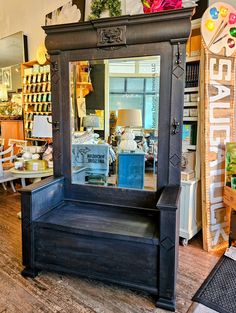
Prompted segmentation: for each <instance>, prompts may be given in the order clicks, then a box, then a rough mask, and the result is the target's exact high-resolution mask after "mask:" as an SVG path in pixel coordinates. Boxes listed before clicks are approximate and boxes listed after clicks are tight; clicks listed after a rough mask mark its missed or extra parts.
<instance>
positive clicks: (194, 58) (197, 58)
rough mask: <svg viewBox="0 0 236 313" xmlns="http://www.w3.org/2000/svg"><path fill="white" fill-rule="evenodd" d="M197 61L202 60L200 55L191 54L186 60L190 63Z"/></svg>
mask: <svg viewBox="0 0 236 313" xmlns="http://www.w3.org/2000/svg"><path fill="white" fill-rule="evenodd" d="M196 61H200V55H196V56H193V57H192V56H189V57H187V58H186V62H187V63H190V62H196Z"/></svg>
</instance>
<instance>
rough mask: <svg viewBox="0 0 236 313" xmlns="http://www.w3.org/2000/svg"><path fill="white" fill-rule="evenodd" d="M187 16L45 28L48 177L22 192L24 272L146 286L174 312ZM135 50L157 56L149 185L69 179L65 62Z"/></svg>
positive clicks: (147, 16) (155, 15)
mask: <svg viewBox="0 0 236 313" xmlns="http://www.w3.org/2000/svg"><path fill="white" fill-rule="evenodd" d="M191 15H192V9H191V8H188V9H181V10H172V11H168V12H159V13H153V14H140V15H134V16H121V17H117V18H107V19H101V20H96V21H93V22H92V23H91V22H85V23H82V22H81V23H75V24H68V25H56V26H46V27H44V29H45V31H46V33H47V37H46V46H47V50H48V51H49V52H50V54H51V55H50V60H51V62H52V69H51V72H52V76H53V80H52V84H53V86H52V87H53V88H52V91H53V97H52V98H53V101H54V104H56V105H53V114H52V117H53V149H54V175H55V177H54V178H51V179H47V180H44V181H43V182H42V183H40V184H38V185H32V186H28V187H26V188H25V189H23V190H22V238H23V240H22V243H23V265H24V267H25V268H24V271H23V273H22V274H23V275H28V276H30V275H31V276H35V275H37V272H38V271H39V270H53V271H59V272H68V273H74V274H77V275H81V276H85V277H90V278H93V279H99V280H102V281H104V282H112V283H117V284H120V285H122V286H126V287H129V288H133V289H138V290H142V291H146V292H148V293H150V294H153V295H155V297H156V305H157V306H158V307H161V308H164V309H168V310H172V311H174V310H175V301H176V300H175V294H176V291H175V289H176V274H177V263H178V262H177V260H178V244H179V236H178V227H179V195H180V163H181V140H182V134H181V131H180V130H181V129H182V117H183V112H182V108H183V96H184V68H185V47H186V42H187V39H188V37H189V33H190V29H191V23H190V18H191ZM176 25H178V27H176ZM157 29H158V31H156V30H157ZM133 34H135V36H134V35H133ZM144 51H145V57H147V56H159V57H160V59H161V62H160V64H161V66H160V80H161V82H160V90H158V95H159V97H160V101H159V106H160V109H159V114H160V115H159V125H158V147H157V150H158V162H157V181H155V183H156V185H157V189H156V190H155V191H151V190H144V189H127V188H116V187H114V186H112V187H111V186H95V185H89V184H75V183H73V181H72V179H73V170H72V169H73V167H72V155H71V154H72V144H71V142H72V140H71V139H72V137H71V136H72V135H71V120H72V115H71V111H72V110H71V90H70V74H71V72H70V65H71V63H72V62H77V61H79V60H84V59H85V58H86V59H87V60H88V61H91V60H102V59H103V60H107V59H116V58H117V59H118V58H123V60H125V61H127V60H130V58H132V57H135V58H141V59H142V60H144ZM105 113H107V112H105ZM90 158H92V159H94V156H93V155H91V156H90ZM142 158H143V156H142ZM131 162H132V160H131ZM45 195H46V196H45Z"/></svg>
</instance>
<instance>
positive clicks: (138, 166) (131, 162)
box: [118, 151, 145, 189]
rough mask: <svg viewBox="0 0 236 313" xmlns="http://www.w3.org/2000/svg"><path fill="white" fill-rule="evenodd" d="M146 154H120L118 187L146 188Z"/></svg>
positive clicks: (140, 152) (139, 152)
mask: <svg viewBox="0 0 236 313" xmlns="http://www.w3.org/2000/svg"><path fill="white" fill-rule="evenodd" d="M144 172H145V153H144V152H142V151H135V152H120V153H118V187H121V188H134V189H143V188H144Z"/></svg>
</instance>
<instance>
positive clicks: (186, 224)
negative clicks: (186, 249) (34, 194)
mask: <svg viewBox="0 0 236 313" xmlns="http://www.w3.org/2000/svg"><path fill="white" fill-rule="evenodd" d="M199 28H200V24H199V22H198V21H195V22H194V24H193V25H192V36H194V35H199V34H200V29H199ZM190 41H191V38H190ZM199 53H200V51H199ZM200 60H201V56H200V54H197V55H191V49H190V53H189V55H188V56H187V58H186V85H185V90H184V91H185V101H184V118H183V121H184V126H183V127H186V128H187V127H188V126H189V129H188V131H189V137H188V136H186V134H185V137H184V136H183V147H184V149H185V151H188V152H195V153H196V168H195V169H194V170H195V178H194V179H192V180H187V181H183V180H182V181H181V187H182V191H181V198H180V238H181V243H182V245H184V246H186V245H187V244H188V240H189V239H191V238H192V237H193V236H194V235H195V234H196V233H197V232H198V231H199V230H200V229H201V225H202V221H201V201H200V199H201V195H200V193H201V192H200V191H201V188H200V177H199V173H198V163H199V161H198V141H199V138H198V129H199V120H198V116H199V109H200V108H199V104H200V92H199V90H200V85H199V84H200ZM193 115H195V116H193ZM187 135H188V133H187ZM184 140H185V141H184Z"/></svg>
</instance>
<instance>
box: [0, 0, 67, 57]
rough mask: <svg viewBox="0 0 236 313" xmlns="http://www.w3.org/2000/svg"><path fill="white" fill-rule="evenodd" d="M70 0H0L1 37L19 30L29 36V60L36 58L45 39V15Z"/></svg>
mask: <svg viewBox="0 0 236 313" xmlns="http://www.w3.org/2000/svg"><path fill="white" fill-rule="evenodd" d="M66 2H68V0H14V1H13V0H0V38H3V37H6V36H8V35H11V34H13V33H16V32H18V31H23V32H24V34H25V35H27V36H28V49H29V60H35V58H36V50H37V47H38V45H39V44H40V43H42V42H43V41H44V38H45V35H44V31H43V29H42V28H41V26H43V25H44V19H45V15H46V14H47V13H49V12H51V11H53V10H54V9H56V8H58V7H60V6H61V5H63V4H65V3H66Z"/></svg>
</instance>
